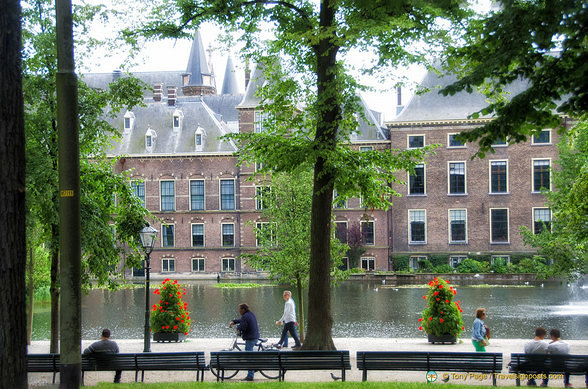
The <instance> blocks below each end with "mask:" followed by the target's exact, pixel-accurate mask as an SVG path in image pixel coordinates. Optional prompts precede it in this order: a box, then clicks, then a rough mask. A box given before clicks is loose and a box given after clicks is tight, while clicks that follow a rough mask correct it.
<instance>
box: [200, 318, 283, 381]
mask: <svg viewBox="0 0 588 389" xmlns="http://www.w3.org/2000/svg"><path fill="white" fill-rule="evenodd" d="M240 338H241V332H240V331H239V330H238V329H237V327H235V335H234V337H233V340H232V342H231V346H230V347H229V348H225V349H223V350H222V351H243V349H244V348H245V342H240V341H239V339H240ZM267 341H268V339H267V338H259V339H257V343H256V344H255V346H254V351H261V352H263V351H279V350H280V349H279V348H278V347H277V346H276V344H273V343H272V344H268V343H267ZM241 347H243V348H241ZM210 371H211V373H212V374H213V375H214V376H215V377H218V376H219V372H218V371H214V369H213V368H210ZM256 371H257V372H259V373H260V374H261V375H262V376H264V377H265V378H269V379H272V380H275V379H278V378H280V373H279V372H272V373H274V374H275V375H272V373H270V372H264V371H263V370H256ZM238 372H239V370H231V371H226V370H225V375H224V379H226V380H227V379H231V378H233V377H234V376H236V375H237V373H238Z"/></svg>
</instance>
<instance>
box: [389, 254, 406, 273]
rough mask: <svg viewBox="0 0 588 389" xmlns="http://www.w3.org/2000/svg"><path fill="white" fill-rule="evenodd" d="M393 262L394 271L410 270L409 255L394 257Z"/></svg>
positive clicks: (391, 258)
mask: <svg viewBox="0 0 588 389" xmlns="http://www.w3.org/2000/svg"><path fill="white" fill-rule="evenodd" d="M390 261H392V269H394V271H406V270H409V266H408V263H409V257H408V255H393V256H391V257H390Z"/></svg>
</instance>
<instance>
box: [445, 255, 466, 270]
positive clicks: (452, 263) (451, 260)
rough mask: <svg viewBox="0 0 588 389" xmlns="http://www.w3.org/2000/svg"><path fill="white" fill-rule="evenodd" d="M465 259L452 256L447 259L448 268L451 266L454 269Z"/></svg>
mask: <svg viewBox="0 0 588 389" xmlns="http://www.w3.org/2000/svg"><path fill="white" fill-rule="evenodd" d="M466 258H467V257H466V256H465V255H452V256H450V257H449V266H451V267H452V268H456V267H458V266H459V264H460V263H462V262H463V260H464V259H466Z"/></svg>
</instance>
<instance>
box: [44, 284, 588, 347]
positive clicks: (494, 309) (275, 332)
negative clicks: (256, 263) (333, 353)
mask: <svg viewBox="0 0 588 389" xmlns="http://www.w3.org/2000/svg"><path fill="white" fill-rule="evenodd" d="M157 285H158V283H157V282H154V283H152V287H155V286H157ZM184 285H185V288H186V295H185V296H184V299H185V301H186V302H187V303H188V310H189V311H190V312H191V317H192V319H193V321H192V329H191V331H190V335H189V336H190V337H195V338H217V337H230V336H231V335H232V332H231V330H229V329H228V323H229V321H230V320H231V319H233V318H235V317H238V312H237V305H238V304H239V303H241V302H246V303H248V304H249V305H250V306H251V308H252V310H253V312H254V313H255V314H256V316H257V319H258V322H259V327H260V332H261V335H262V336H263V337H270V338H277V337H279V335H280V332H281V327H279V326H277V325H275V324H274V323H275V321H276V320H278V319H279V318H280V317H281V315H282V311H283V309H284V308H283V307H284V300H283V299H282V291H283V290H284V288H283V287H281V286H272V285H269V284H268V285H264V286H263V287H260V288H254V289H221V288H217V287H216V282H208V281H199V282H185V283H184ZM457 291H458V292H457V295H456V296H455V300H460V301H461V307H462V309H463V310H464V313H463V315H464V325H465V327H466V331H465V333H464V334H463V335H462V336H463V337H464V338H465V339H467V338H469V337H470V334H471V332H470V331H471V326H472V323H473V319H474V311H475V309H476V308H478V307H485V308H486V310H487V319H486V324H487V325H488V326H489V327H490V328H491V331H492V336H493V337H496V338H529V337H531V335H532V334H533V332H534V329H535V327H537V326H539V325H541V326H543V327H545V328H547V329H548V330H549V329H550V328H559V329H560V330H561V331H562V336H563V338H564V339H566V338H567V339H588V287H586V286H579V285H572V286H561V285H559V284H545V286H543V287H541V286H535V287H512V286H494V287H470V286H465V285H464V286H458V287H457ZM426 292H427V289H426V288H424V287H415V286H405V287H402V286H387V285H382V284H377V283H369V282H357V281H347V282H343V283H341V284H340V285H339V286H337V287H335V288H334V289H333V292H332V307H333V318H334V326H333V336H334V337H389V338H403V337H409V338H416V337H424V336H425V335H424V334H423V333H422V332H420V331H418V318H419V317H420V313H421V311H422V310H423V308H424V300H423V295H424V294H426ZM151 296H152V297H151V303H152V304H153V303H155V302H156V296H155V295H153V294H151ZM294 299H295V300H296V292H295V291H294ZM144 315H145V289H144V288H143V287H137V288H136V289H125V290H119V291H114V292H113V291H108V290H93V291H91V292H90V294H89V295H87V296H84V298H83V300H82V338H83V339H94V338H97V337H98V335H99V333H100V331H101V329H102V328H104V327H108V328H110V329H111V330H112V332H113V337H116V338H118V339H125V338H126V339H141V338H143V330H144V317H145V316H144ZM49 331H50V325H49V306H48V305H47V304H46V305H39V306H36V307H35V315H34V324H33V340H47V339H49Z"/></svg>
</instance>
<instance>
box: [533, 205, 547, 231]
mask: <svg viewBox="0 0 588 389" xmlns="http://www.w3.org/2000/svg"><path fill="white" fill-rule="evenodd" d="M545 229H547V230H548V231H551V209H549V208H534V209H533V232H534V233H535V234H540V233H542V232H543V230H545Z"/></svg>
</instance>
